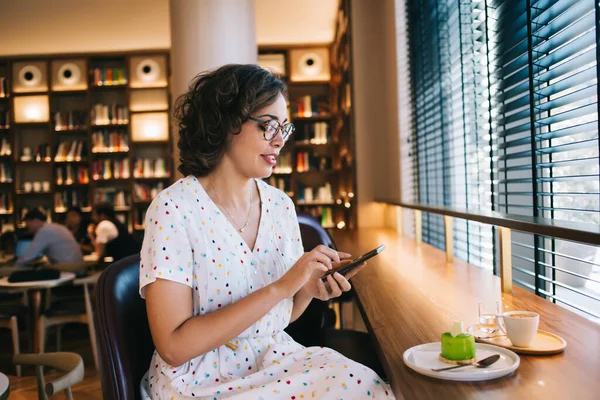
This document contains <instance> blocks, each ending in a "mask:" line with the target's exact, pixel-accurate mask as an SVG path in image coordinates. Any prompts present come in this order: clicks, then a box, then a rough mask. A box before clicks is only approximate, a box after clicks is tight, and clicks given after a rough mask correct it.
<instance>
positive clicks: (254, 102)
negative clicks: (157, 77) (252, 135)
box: [175, 64, 286, 177]
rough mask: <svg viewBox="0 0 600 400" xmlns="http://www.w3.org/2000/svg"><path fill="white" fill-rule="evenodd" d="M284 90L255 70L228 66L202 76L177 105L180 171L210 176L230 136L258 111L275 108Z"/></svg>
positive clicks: (276, 80)
mask: <svg viewBox="0 0 600 400" xmlns="http://www.w3.org/2000/svg"><path fill="white" fill-rule="evenodd" d="M280 93H281V94H283V95H286V86H285V84H284V83H283V81H281V80H280V79H279V78H278V77H276V76H275V75H273V74H272V73H271V72H269V71H267V70H264V69H263V68H261V67H259V66H257V65H253V64H244V65H241V64H228V65H224V66H222V67H220V68H218V69H216V70H214V71H207V72H202V73H200V74H199V75H197V76H196V77H195V78H194V79H193V80H192V81H191V83H190V86H189V90H188V91H187V92H186V93H185V94H183V95H181V96H180V97H179V98H178V99H177V102H176V106H175V118H176V119H177V121H178V122H177V124H178V131H179V142H178V143H177V146H178V147H179V161H180V162H181V164H180V165H179V171H180V172H181V173H182V174H183V175H184V176H186V175H190V174H191V175H194V176H196V177H203V176H207V175H208V174H210V173H211V172H212V170H213V169H214V168H215V167H216V166H217V164H218V163H219V162H220V161H221V159H222V158H223V155H224V154H225V150H226V149H227V143H228V140H227V139H228V136H229V134H233V135H237V134H239V133H240V131H241V129H242V124H243V123H244V122H246V121H248V117H250V116H251V115H253V114H254V113H256V112H257V111H258V110H260V109H262V108H264V107H266V106H268V105H270V104H273V103H274V102H275V101H276V100H277V96H278V95H279V94H280Z"/></svg>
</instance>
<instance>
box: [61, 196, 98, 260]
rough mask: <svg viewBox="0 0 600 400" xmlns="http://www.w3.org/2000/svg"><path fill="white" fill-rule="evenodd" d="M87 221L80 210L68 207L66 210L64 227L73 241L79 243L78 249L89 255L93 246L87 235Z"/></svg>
mask: <svg viewBox="0 0 600 400" xmlns="http://www.w3.org/2000/svg"><path fill="white" fill-rule="evenodd" d="M88 225H89V221H88V220H87V218H85V217H84V216H83V213H82V212H81V208H79V207H70V208H69V209H68V210H67V216H66V219H65V226H66V227H67V228H68V229H69V230H70V231H71V233H72V234H73V237H74V238H75V241H77V243H79V248H81V251H82V252H83V254H90V253H91V252H92V251H94V245H93V244H92V240H91V239H90V235H89V234H88Z"/></svg>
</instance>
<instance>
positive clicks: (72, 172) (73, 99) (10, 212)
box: [0, 51, 173, 231]
mask: <svg viewBox="0 0 600 400" xmlns="http://www.w3.org/2000/svg"><path fill="white" fill-rule="evenodd" d="M168 57H169V54H168V52H166V51H148V52H146V51H144V52H127V53H111V54H92V55H85V56H82V55H43V56H31V57H27V58H19V59H11V58H3V59H0V84H2V78H5V82H4V86H3V87H4V91H3V90H2V89H1V88H0V142H1V141H2V140H3V139H5V140H6V141H7V143H8V147H9V148H10V154H4V146H3V145H1V143H0V180H1V179H2V176H5V175H6V176H9V177H10V178H11V179H10V181H6V182H1V181H0V223H1V224H2V230H3V231H6V230H10V229H14V228H15V227H18V226H22V217H23V215H24V212H25V211H26V210H29V209H32V208H35V207H40V208H42V209H43V210H45V211H46V212H47V214H48V216H49V219H50V220H54V221H58V222H60V221H61V220H62V219H63V218H64V214H65V212H66V209H67V208H68V207H70V206H73V205H77V206H79V207H81V208H82V210H83V211H84V212H91V210H92V207H93V205H94V204H95V203H98V202H100V201H110V202H111V203H112V204H114V205H115V210H116V211H117V213H118V216H119V218H120V219H121V220H122V221H123V222H125V223H126V224H127V226H128V227H129V229H130V231H134V226H137V225H139V224H138V222H137V220H136V218H139V217H140V215H141V213H143V212H145V208H146V207H147V206H148V202H146V203H140V202H136V201H134V198H133V193H134V189H135V186H136V184H137V181H138V178H136V176H137V174H135V173H134V172H135V171H134V167H135V165H134V162H135V160H137V159H142V160H152V162H150V164H148V162H147V163H146V165H142V168H143V167H146V168H148V167H151V168H150V169H151V170H152V171H147V170H143V171H142V173H143V174H144V175H145V176H144V177H143V178H139V180H140V181H143V182H145V184H147V185H148V184H149V185H154V186H160V185H162V187H167V186H168V185H169V184H170V183H171V182H172V176H173V165H172V156H171V154H172V145H171V136H170V129H169V126H170V124H169V108H170V103H171V102H170V93H169V85H168V82H169V80H168V77H169V71H168V68H167V67H168V65H169V63H168ZM142 64H143V65H142ZM24 66H27V68H29V69H24ZM144 67H145V68H144ZM65 70H68V71H67V72H65ZM24 71H25V72H24ZM26 73H29V76H25V74H26ZM61 73H62V74H63V75H62V76H61V75H60V74H61ZM38 75H39V76H38ZM28 78H29V81H27V79H28ZM77 78H79V79H77ZM32 82H33V83H32ZM3 93H4V96H3V95H2V94H3ZM140 93H152V95H150V96H148V95H139V94H140ZM34 100H36V101H37V103H36V104H33V103H32V104H31V105H29V104H28V103H27V102H28V101H31V102H33V101H34ZM99 105H105V106H99ZM140 110H141V111H140ZM141 114H144V115H153V116H156V115H160V120H157V119H156V118H155V119H154V120H152V121H146V120H143V119H142V123H139V122H137V126H136V127H135V128H134V127H133V121H132V120H133V119H136V118H137V117H136V116H137V115H141ZM5 115H7V118H4V119H8V120H9V121H10V125H9V126H4V125H3V124H2V122H3V119H2V118H3V117H2V116H5ZM134 129H135V130H134ZM99 135H102V138H100V136H99ZM105 139H106V140H107V141H108V143H100V144H102V146H98V144H99V143H98V142H99V141H100V142H101V141H102V140H105ZM115 144H116V146H115ZM95 146H96V150H100V151H94V147H95ZM25 147H29V148H30V149H31V152H30V154H28V155H27V154H26V155H25V157H23V156H24V153H23V149H24V148H25ZM38 149H39V150H38ZM38 154H39V155H40V157H41V158H42V161H39V162H38V161H36V156H37V155H38ZM38 158H39V157H38ZM160 160H163V161H162V162H160ZM2 166H4V167H2ZM2 168H4V169H5V170H7V171H9V173H6V172H3V171H2ZM99 168H108V169H109V170H110V171H109V173H108V172H107V173H106V174H104V170H102V171H101V172H103V174H100V173H99V172H100V171H99ZM157 172H160V173H159V174H158V176H155V175H156V173H157ZM103 177H104V178H106V179H103ZM94 178H96V179H94ZM41 187H42V188H44V189H40V188H41ZM48 187H49V190H45V189H46V188H48ZM155 193H156V192H155V191H154V192H152V194H155ZM3 202H4V203H5V204H6V209H4V208H3ZM142 222H143V221H142Z"/></svg>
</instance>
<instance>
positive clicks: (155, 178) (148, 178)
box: [133, 176, 171, 181]
mask: <svg viewBox="0 0 600 400" xmlns="http://www.w3.org/2000/svg"><path fill="white" fill-rule="evenodd" d="M170 178H171V177H170V176H143V177H137V176H134V177H133V180H134V181H164V180H167V179H170Z"/></svg>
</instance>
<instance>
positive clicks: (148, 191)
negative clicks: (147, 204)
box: [133, 182, 165, 201]
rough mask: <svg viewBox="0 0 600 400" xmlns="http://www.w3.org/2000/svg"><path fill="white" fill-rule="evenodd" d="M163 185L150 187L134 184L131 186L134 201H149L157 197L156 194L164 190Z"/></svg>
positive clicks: (145, 184) (158, 184)
mask: <svg viewBox="0 0 600 400" xmlns="http://www.w3.org/2000/svg"><path fill="white" fill-rule="evenodd" d="M164 188H165V185H164V183H162V182H159V183H156V184H154V185H150V184H147V183H135V184H134V185H133V195H134V199H136V200H137V201H150V200H152V199H154V198H155V197H156V196H158V193H159V192H161V191H162V190H164Z"/></svg>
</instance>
